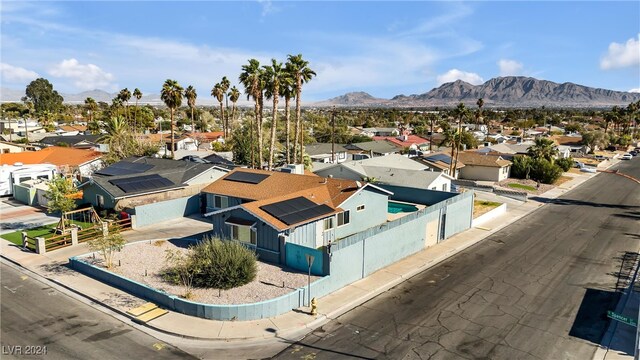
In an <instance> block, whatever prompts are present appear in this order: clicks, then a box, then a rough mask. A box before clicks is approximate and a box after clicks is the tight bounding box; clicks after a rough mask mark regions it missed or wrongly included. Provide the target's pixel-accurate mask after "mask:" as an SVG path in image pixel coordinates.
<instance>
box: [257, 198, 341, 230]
mask: <svg viewBox="0 0 640 360" xmlns="http://www.w3.org/2000/svg"><path fill="white" fill-rule="evenodd" d="M260 209H262V210H264V211H266V212H267V213H268V214H269V215H271V216H273V217H275V218H276V219H278V220H280V221H282V222H283V223H285V224H287V225H292V224H297V223H299V222H302V221H305V220H308V219H313V218H315V217H318V216H322V215H325V214H328V213H331V212H333V209H332V208H331V207H330V206H327V205H325V204H321V205H318V204H316V203H314V202H313V201H311V200H309V199H306V198H304V197H302V196H300V197H297V198H293V199H289V200H284V201H280V202H277V203H273V204H269V205H264V206H261V207H260Z"/></svg>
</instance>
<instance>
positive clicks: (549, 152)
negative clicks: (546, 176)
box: [527, 137, 558, 163]
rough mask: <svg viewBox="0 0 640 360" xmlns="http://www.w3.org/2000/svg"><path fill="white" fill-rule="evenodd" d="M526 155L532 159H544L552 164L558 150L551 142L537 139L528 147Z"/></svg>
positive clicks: (545, 139) (541, 138) (540, 138)
mask: <svg viewBox="0 0 640 360" xmlns="http://www.w3.org/2000/svg"><path fill="white" fill-rule="evenodd" d="M527 153H528V155H529V156H531V157H532V158H534V159H546V160H548V161H549V162H550V163H553V160H554V159H555V157H556V155H557V154H558V149H557V148H556V144H555V143H554V142H553V140H551V139H548V138H543V137H539V138H537V139H536V140H535V142H534V144H533V145H531V146H530V147H529V149H528V150H527Z"/></svg>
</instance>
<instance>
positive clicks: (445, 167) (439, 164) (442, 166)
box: [418, 152, 464, 170]
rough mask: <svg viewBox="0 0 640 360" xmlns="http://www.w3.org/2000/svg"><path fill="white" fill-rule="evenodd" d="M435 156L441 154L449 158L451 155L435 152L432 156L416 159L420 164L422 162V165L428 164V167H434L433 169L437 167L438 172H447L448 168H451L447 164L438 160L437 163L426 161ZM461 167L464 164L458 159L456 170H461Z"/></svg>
mask: <svg viewBox="0 0 640 360" xmlns="http://www.w3.org/2000/svg"><path fill="white" fill-rule="evenodd" d="M436 154H443V155H446V156H447V157H449V158H450V157H451V155H450V154H448V153H446V152H437V153H432V154H426V155H424V156H422V157H420V158H418V159H419V161H421V162H423V163H425V164H428V165H432V166H434V167H437V168H439V169H440V170H449V168H450V167H451V166H449V164H447V163H446V162H444V161H440V160H439V161H433V160H428V159H427V158H429V157H431V156H433V155H436ZM463 167H464V162H463V161H461V160H460V159H459V158H458V163H457V164H456V169H462V168H463Z"/></svg>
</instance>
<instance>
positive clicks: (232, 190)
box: [202, 169, 362, 230]
mask: <svg viewBox="0 0 640 360" xmlns="http://www.w3.org/2000/svg"><path fill="white" fill-rule="evenodd" d="M236 172H250V173H257V174H266V175H269V176H268V177H267V178H265V179H264V180H262V181H261V182H260V183H258V184H250V183H243V182H237V181H231V180H225V179H226V177H227V176H229V175H230V174H233V173H236ZM360 187H362V185H361V186H358V183H357V182H356V181H353V180H342V179H334V178H322V177H319V176H315V175H297V174H289V173H283V172H277V171H266V170H257V169H236V170H234V171H232V172H230V173H229V174H227V175H225V176H224V177H222V178H220V179H218V180H216V181H215V182H213V183H212V184H210V185H209V186H207V187H205V188H204V189H203V190H202V191H203V192H206V193H213V194H219V195H226V196H232V197H237V198H242V199H249V200H254V201H252V202H248V203H244V204H242V205H241V206H242V207H243V208H245V209H246V210H247V211H249V212H251V213H253V214H254V215H256V216H258V217H260V218H261V219H263V220H264V221H266V222H268V223H270V224H271V225H273V226H274V227H275V228H277V229H279V230H284V229H288V228H290V227H291V226H295V225H296V224H292V225H286V224H284V223H283V222H281V221H280V220H278V219H276V218H275V217H273V216H271V215H269V214H268V213H267V212H265V211H263V210H262V209H260V207H261V206H263V205H267V204H273V203H277V202H280V201H284V200H288V199H292V198H296V197H299V196H302V197H304V198H306V199H308V200H310V201H312V202H314V203H316V204H318V205H320V204H325V205H328V206H329V207H331V208H332V209H334V211H333V212H332V213H336V212H339V211H341V209H340V208H339V207H338V206H339V205H340V204H341V203H342V202H343V201H345V200H346V199H348V198H349V197H350V196H351V195H353V194H354V193H355V192H356V191H358V189H359V188H360ZM327 215H329V214H326V215H323V216H321V217H326V216H327ZM309 221H310V220H305V221H304V222H305V223H306V222H309Z"/></svg>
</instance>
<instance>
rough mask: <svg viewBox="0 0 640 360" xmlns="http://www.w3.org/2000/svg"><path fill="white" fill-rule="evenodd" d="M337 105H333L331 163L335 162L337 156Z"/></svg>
mask: <svg viewBox="0 0 640 360" xmlns="http://www.w3.org/2000/svg"><path fill="white" fill-rule="evenodd" d="M335 136H336V107H335V105H334V106H333V109H332V110H331V163H332V164H333V163H334V161H335V158H336V142H335Z"/></svg>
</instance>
